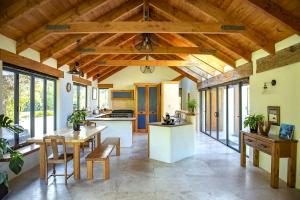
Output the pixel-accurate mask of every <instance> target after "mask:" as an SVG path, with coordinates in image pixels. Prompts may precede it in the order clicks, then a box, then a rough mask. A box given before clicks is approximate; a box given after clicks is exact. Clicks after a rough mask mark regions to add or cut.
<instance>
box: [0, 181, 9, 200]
mask: <svg viewBox="0 0 300 200" xmlns="http://www.w3.org/2000/svg"><path fill="white" fill-rule="evenodd" d="M7 193H8V188H7V187H6V185H4V183H2V184H0V199H3V198H4V197H5V196H6V195H7Z"/></svg>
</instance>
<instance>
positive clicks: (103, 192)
mask: <svg viewBox="0 0 300 200" xmlns="http://www.w3.org/2000/svg"><path fill="white" fill-rule="evenodd" d="M146 139H147V137H146V135H138V136H135V137H134V145H133V147H132V148H123V149H121V157H112V158H111V163H110V165H111V177H110V179H109V180H107V181H103V180H102V179H101V176H102V174H101V173H102V170H101V165H100V163H98V164H96V167H95V169H94V172H95V176H96V178H95V180H94V181H93V182H88V181H87V180H86V173H85V172H86V168H85V162H84V158H83V159H82V168H81V169H82V171H81V172H82V180H81V181H74V180H73V178H71V179H70V180H69V182H68V186H65V185H64V181H63V178H60V177H58V178H57V180H56V181H53V180H52V179H51V180H49V185H48V186H46V185H45V183H44V182H43V181H40V180H39V178H38V173H39V172H38V168H34V169H32V170H30V171H29V172H27V173H24V174H23V175H22V176H20V177H18V178H17V179H15V180H14V181H13V182H12V183H11V185H10V186H11V192H10V194H9V195H8V196H7V197H6V199H17V200H27V199H28V200H29V199H33V200H35V199H61V200H62V199H78V200H81V199H88V200H93V199H128V200H134V199H138V200H143V199H157V200H163V199H172V200H177V199H189V200H190V199H191V200H197V199H201V200H216V199H219V200H221V199H222V200H227V199H228V200H237V199H245V200H256V199H257V200H285V199H286V200H293V199H295V200H299V199H300V190H296V189H289V188H287V187H286V185H285V183H284V182H282V181H281V182H280V188H279V189H272V188H271V187H270V186H269V174H268V173H267V172H265V171H263V170H261V169H258V168H254V167H251V166H249V167H247V169H244V168H241V167H240V166H239V153H237V152H235V151H233V150H232V149H230V148H228V147H226V146H224V145H223V144H221V143H219V142H217V141H215V140H214V139H212V138H209V137H208V136H206V135H204V134H200V135H199V136H197V145H196V155H195V156H193V157H191V158H187V159H185V160H182V161H179V162H177V163H175V164H165V163H161V162H158V161H154V160H148V159H147V152H146V147H147V140H146ZM70 168H72V166H70Z"/></svg>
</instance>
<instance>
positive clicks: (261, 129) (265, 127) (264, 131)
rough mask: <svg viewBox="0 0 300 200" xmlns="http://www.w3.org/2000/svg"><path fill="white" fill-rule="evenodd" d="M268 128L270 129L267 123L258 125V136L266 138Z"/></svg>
mask: <svg viewBox="0 0 300 200" xmlns="http://www.w3.org/2000/svg"><path fill="white" fill-rule="evenodd" d="M270 128H271V123H270V122H268V121H265V122H259V123H258V129H259V133H260V135H263V136H268V135H269V131H270Z"/></svg>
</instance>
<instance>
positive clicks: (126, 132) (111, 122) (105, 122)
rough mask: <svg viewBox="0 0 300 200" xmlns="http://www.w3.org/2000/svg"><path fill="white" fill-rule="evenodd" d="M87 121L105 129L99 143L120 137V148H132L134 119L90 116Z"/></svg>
mask: <svg viewBox="0 0 300 200" xmlns="http://www.w3.org/2000/svg"><path fill="white" fill-rule="evenodd" d="M86 120H87V121H90V122H95V123H96V125H97V126H106V127H107V128H106V129H105V130H104V131H103V132H102V134H101V141H103V140H105V138H107V137H120V140H121V147H131V146H132V133H133V129H132V127H133V125H132V123H133V121H134V120H135V118H134V117H119V118H118V117H105V116H104V115H99V116H90V117H87V118H86Z"/></svg>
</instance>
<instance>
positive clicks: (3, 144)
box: [0, 114, 24, 199]
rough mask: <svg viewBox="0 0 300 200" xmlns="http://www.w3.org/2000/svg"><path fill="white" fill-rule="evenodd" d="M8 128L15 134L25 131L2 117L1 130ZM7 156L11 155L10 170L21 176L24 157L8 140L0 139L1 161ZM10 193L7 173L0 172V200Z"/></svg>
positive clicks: (5, 117)
mask: <svg viewBox="0 0 300 200" xmlns="http://www.w3.org/2000/svg"><path fill="white" fill-rule="evenodd" d="M1 128H6V129H7V130H8V131H10V132H11V133H13V134H19V133H21V132H23V131H24V129H23V128H22V127H21V126H19V125H12V120H11V119H9V117H7V116H5V115H3V114H1V115H0V129H1ZM5 154H10V160H9V169H10V170H11V171H12V172H13V173H15V174H19V173H20V171H21V170H22V167H23V164H24V161H23V156H22V154H20V153H19V152H18V151H16V150H14V149H12V148H11V147H10V146H9V143H8V141H7V140H6V139H4V138H0V159H3V156H4V155H5ZM7 193H8V174H7V172H6V171H0V199H2V198H3V197H4V196H5V195H6V194H7Z"/></svg>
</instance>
